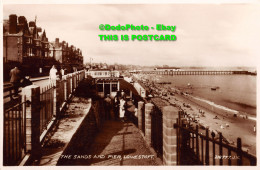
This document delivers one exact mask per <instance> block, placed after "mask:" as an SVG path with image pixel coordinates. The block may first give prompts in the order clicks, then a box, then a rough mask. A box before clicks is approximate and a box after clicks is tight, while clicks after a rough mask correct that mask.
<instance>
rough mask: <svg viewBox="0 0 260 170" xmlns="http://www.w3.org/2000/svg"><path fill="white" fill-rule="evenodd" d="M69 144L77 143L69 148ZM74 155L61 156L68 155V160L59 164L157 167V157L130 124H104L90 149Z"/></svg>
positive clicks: (106, 122) (117, 122) (112, 122)
mask: <svg viewBox="0 0 260 170" xmlns="http://www.w3.org/2000/svg"><path fill="white" fill-rule="evenodd" d="M82 138H84V135H82ZM77 142H79V143H80V141H77ZM73 145H77V144H76V143H75V144H72V145H70V146H72V147H73ZM72 150H73V149H72ZM76 152H77V155H75V154H74V153H66V155H62V157H63V158H62V159H67V158H68V156H70V159H67V160H62V162H63V164H60V165H102V166H108V165H113V166H118V165H146V166H147V165H158V164H157V163H156V162H157V161H158V160H157V159H158V158H157V159H156V156H155V155H154V154H152V153H151V151H150V149H149V147H147V145H146V143H145V141H144V139H143V137H142V135H141V134H140V132H139V130H138V128H137V127H136V126H135V125H134V124H133V123H131V122H121V121H115V120H107V121H105V122H104V124H103V127H102V129H101V131H100V132H99V133H98V134H97V136H96V137H95V139H94V142H93V144H92V145H91V147H90V148H89V147H88V148H82V150H81V151H80V153H79V151H76ZM66 156H67V157H66ZM156 160H157V161H156Z"/></svg>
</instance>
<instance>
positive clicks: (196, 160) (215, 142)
mask: <svg viewBox="0 0 260 170" xmlns="http://www.w3.org/2000/svg"><path fill="white" fill-rule="evenodd" d="M182 115H183V112H181V111H180V112H179V118H177V124H175V128H177V162H178V164H179V165H253V166H254V165H256V157H255V156H253V155H251V154H249V153H247V152H246V151H243V150H242V141H241V138H237V146H236V147H235V146H232V145H230V144H228V143H226V142H225V141H226V140H225V138H224V137H223V136H222V133H218V134H215V133H214V132H211V134H209V130H208V129H205V131H204V132H202V131H199V126H198V125H196V127H195V128H193V127H192V126H191V125H190V124H189V123H187V122H186V120H185V119H184V118H182Z"/></svg>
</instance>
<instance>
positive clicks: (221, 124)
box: [135, 75, 256, 155]
mask: <svg viewBox="0 0 260 170" xmlns="http://www.w3.org/2000/svg"><path fill="white" fill-rule="evenodd" d="M151 76H153V77H156V75H136V76H135V77H136V78H137V79H139V80H141V81H142V82H143V83H144V84H143V85H144V86H146V88H149V89H151V90H150V92H152V94H153V96H154V97H160V98H162V99H164V100H166V101H168V102H169V103H172V104H175V105H177V106H179V107H180V108H181V109H182V110H183V111H184V112H186V113H187V114H188V115H189V117H192V118H194V119H195V120H196V122H197V123H196V124H198V125H200V126H203V127H207V128H209V130H210V131H214V132H216V133H218V132H221V133H222V135H223V137H224V138H225V139H226V142H228V143H229V144H230V145H232V146H235V147H236V143H237V138H241V140H242V149H243V150H244V151H247V152H248V153H250V154H252V155H256V132H255V131H254V126H256V120H255V118H254V117H249V116H247V115H246V114H243V113H241V112H239V111H236V110H232V109H228V108H226V107H222V106H219V105H216V104H214V103H212V102H208V101H206V100H201V99H200V98H198V97H196V96H192V95H189V94H185V93H183V92H182V91H180V90H178V89H174V88H172V86H170V85H169V84H156V83H151V82H150V83H149V80H151ZM154 92H155V93H154ZM200 131H202V132H203V130H200Z"/></svg>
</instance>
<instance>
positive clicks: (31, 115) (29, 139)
mask: <svg viewBox="0 0 260 170" xmlns="http://www.w3.org/2000/svg"><path fill="white" fill-rule="evenodd" d="M22 96H23V97H22V100H23V102H25V101H28V103H27V104H26V105H24V107H25V108H24V109H23V110H25V116H26V132H25V133H26V152H28V153H30V154H31V155H32V158H33V159H38V158H39V157H40V156H41V144H40V105H41V103H40V87H39V86H36V85H30V86H27V87H25V88H23V89H22Z"/></svg>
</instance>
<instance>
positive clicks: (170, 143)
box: [162, 106, 179, 165]
mask: <svg viewBox="0 0 260 170" xmlns="http://www.w3.org/2000/svg"><path fill="white" fill-rule="evenodd" d="M178 112H179V110H178V109H177V108H176V107H173V106H165V107H163V112H162V114H163V164H164V165H177V133H176V130H175V129H174V128H173V124H174V123H177V122H176V119H177V118H178Z"/></svg>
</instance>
